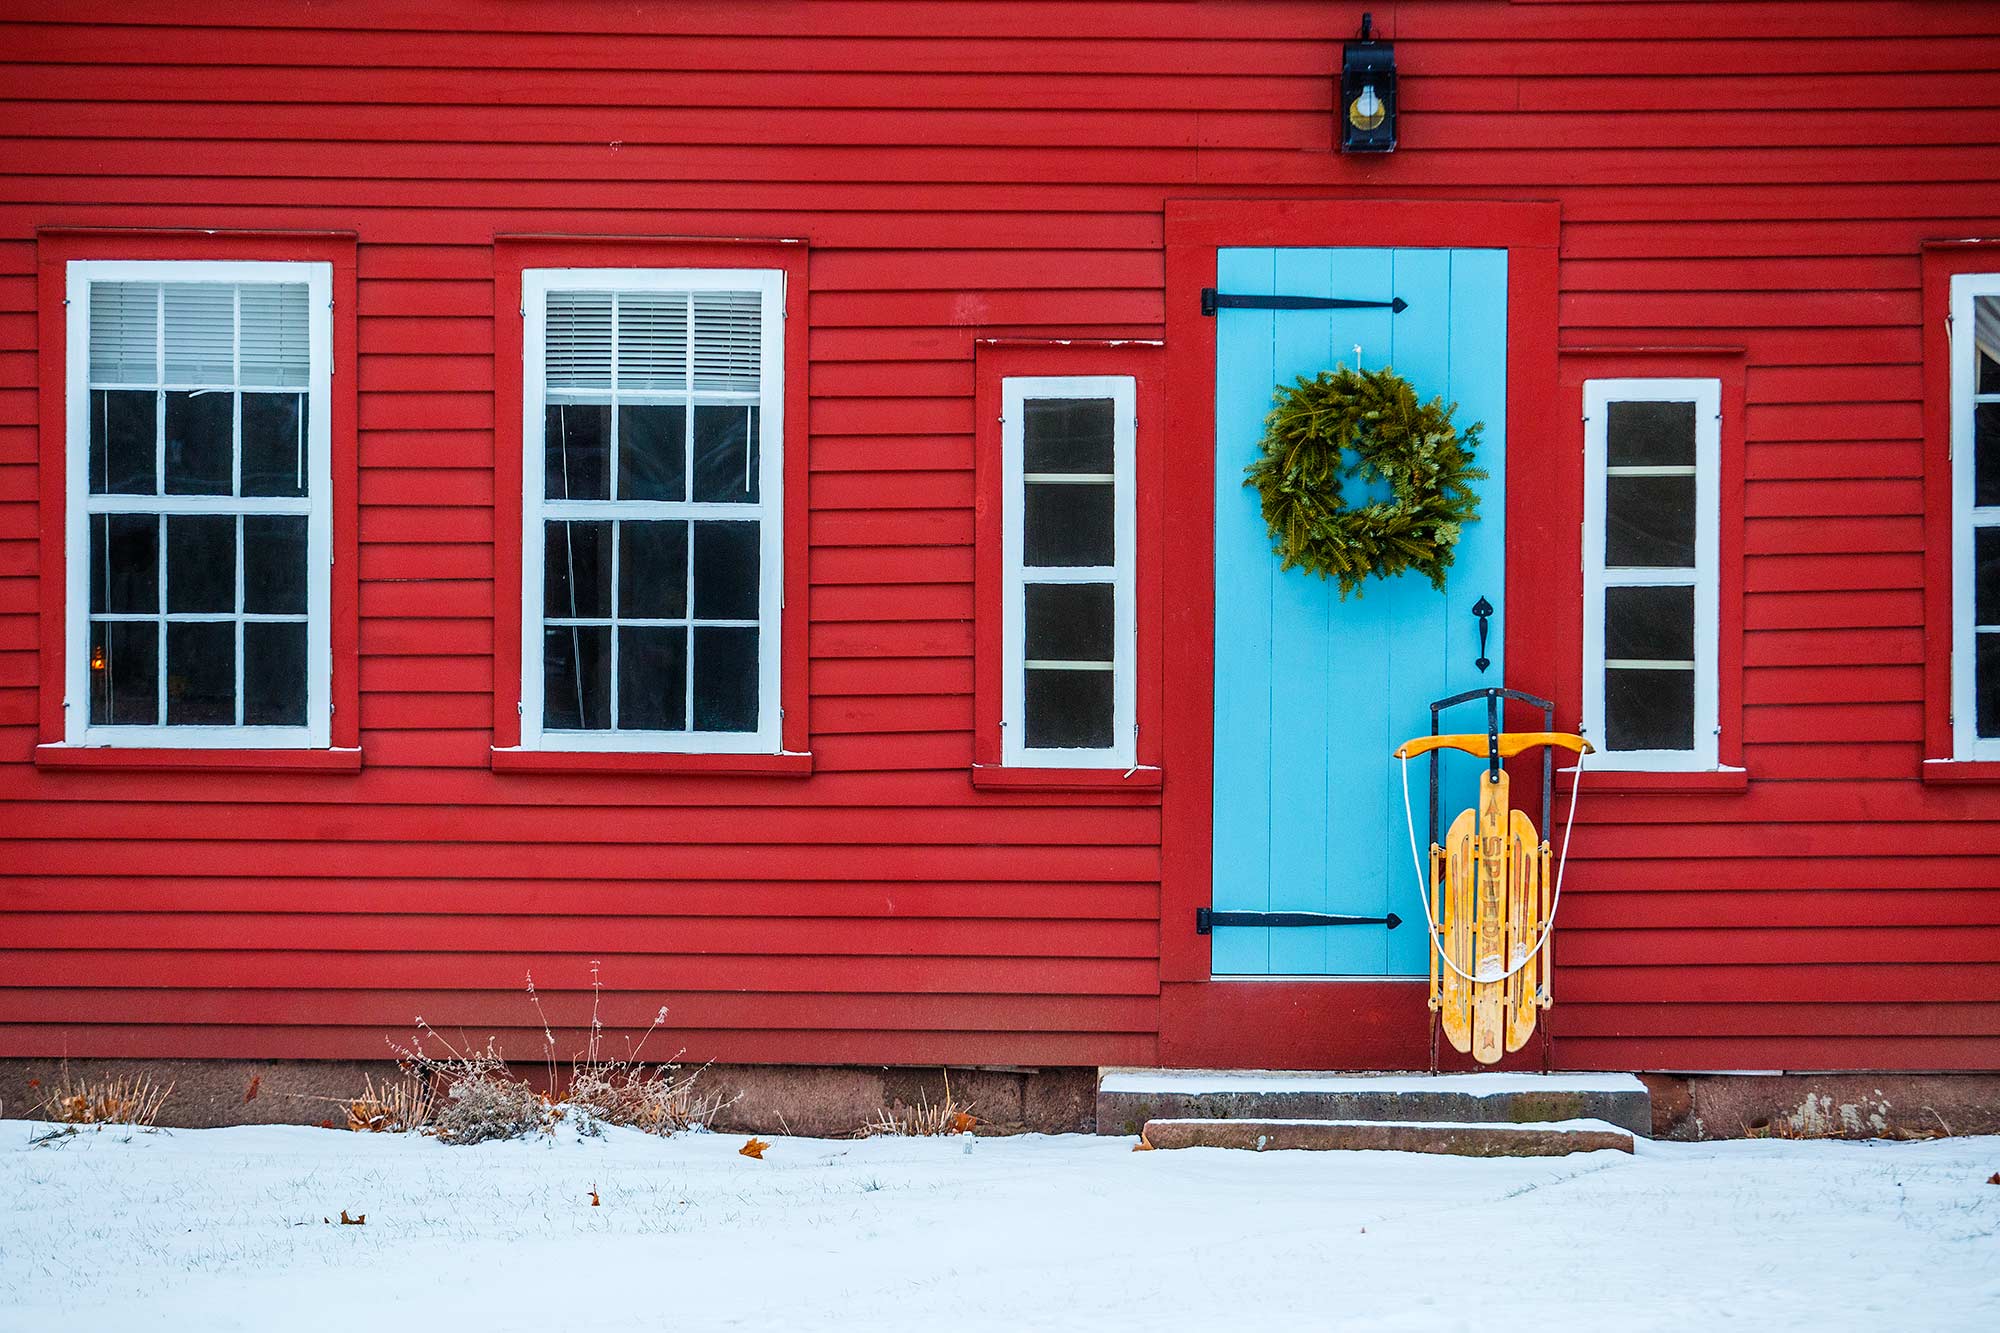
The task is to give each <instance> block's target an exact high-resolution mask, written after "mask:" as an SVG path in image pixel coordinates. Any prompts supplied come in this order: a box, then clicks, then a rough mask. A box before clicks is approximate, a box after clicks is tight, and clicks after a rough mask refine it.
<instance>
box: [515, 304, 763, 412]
mask: <svg viewBox="0 0 2000 1333" xmlns="http://www.w3.org/2000/svg"><path fill="white" fill-rule="evenodd" d="M556 295H559V293H551V295H550V301H551V303H553V301H554V299H555V296H556ZM551 313H553V309H552V310H551ZM687 335H688V298H687V296H686V294H685V293H682V292H621V293H619V296H618V387H619V388H621V389H684V388H686V387H687ZM752 366H753V367H754V366H755V362H754V360H753V361H752ZM753 374H754V369H753ZM752 387H753V388H754V387H755V386H754V385H752Z"/></svg>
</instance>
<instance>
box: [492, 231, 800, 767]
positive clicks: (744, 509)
mask: <svg viewBox="0 0 2000 1333" xmlns="http://www.w3.org/2000/svg"><path fill="white" fill-rule="evenodd" d="M783 278H784V275H783V274H782V272H780V271H778V270H767V269H529V270H526V271H525V272H524V273H523V274H522V294H523V304H524V307H525V308H524V311H523V314H524V316H525V319H526V336H525V339H524V351H525V359H526V364H525V366H524V369H523V394H522V403H523V412H524V417H523V423H522V438H523V441H524V443H525V460H524V470H523V473H522V476H523V488H522V489H523V496H522V506H521V511H522V521H523V530H522V543H521V550H522V584H521V586H522V601H523V608H522V612H523V613H522V617H521V623H522V645H521V647H522V652H521V662H522V681H521V700H522V708H521V713H522V716H521V743H522V745H523V746H524V747H526V748H542V749H570V750H653V751H678V752H690V753H704V752H705V753H734V754H749V753H775V752H777V750H778V749H779V746H780V739H779V734H780V733H779V722H780V710H779V696H778V684H779V681H778V669H779V637H778V635H779V616H780V612H781V597H782V590H783V582H782V577H781V576H782V572H783V571H782V564H783V522H782V515H783V512H784V507H783V497H782V495H781V489H782V484H783V472H782V467H781V461H782V455H783V444H782V430H783V422H784V402H783V396H784V364H783V350H784V338H783V324H784V286H783Z"/></svg>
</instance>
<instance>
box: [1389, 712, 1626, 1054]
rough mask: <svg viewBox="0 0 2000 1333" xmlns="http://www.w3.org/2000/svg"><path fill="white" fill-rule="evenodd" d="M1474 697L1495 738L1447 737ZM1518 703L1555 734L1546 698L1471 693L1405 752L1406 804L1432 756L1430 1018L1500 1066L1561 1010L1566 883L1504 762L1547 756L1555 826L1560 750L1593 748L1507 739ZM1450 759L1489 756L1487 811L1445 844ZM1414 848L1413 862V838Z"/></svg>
mask: <svg viewBox="0 0 2000 1333" xmlns="http://www.w3.org/2000/svg"><path fill="white" fill-rule="evenodd" d="M1475 699H1476V700H1482V701H1484V702H1485V704H1486V717H1487V725H1486V730H1485V732H1483V733H1480V732H1468V733H1460V734H1452V735H1439V734H1437V733H1436V727H1437V718H1438V714H1439V713H1440V712H1442V711H1443V710H1444V709H1446V708H1450V707H1452V706H1454V705H1456V704H1462V703H1469V702H1471V701H1473V700H1475ZM1508 699H1515V700H1519V701H1520V702H1522V703H1526V704H1529V705H1531V706H1533V707H1537V708H1540V709H1541V710H1542V713H1543V717H1544V719H1545V726H1547V725H1549V724H1553V722H1554V720H1555V705H1554V704H1552V703H1551V702H1549V701H1548V700H1546V699H1539V698H1536V697H1535V696H1534V695H1531V694H1523V693H1521V692H1520V691H1518V690H1506V689H1497V688H1496V689H1486V690H1472V691H1468V692H1467V693H1465V694H1459V695H1454V696H1452V697H1451V698H1448V699H1441V700H1439V701H1438V702H1436V703H1434V704H1432V705H1431V727H1432V734H1431V735H1429V736H1420V737H1417V738H1416V739H1414V740H1411V741H1406V742H1405V743H1404V744H1403V745H1401V746H1399V747H1398V748H1397V750H1396V752H1395V757H1396V758H1397V759H1400V760H1403V761H1404V764H1405V774H1406V776H1405V779H1404V798H1405V801H1406V802H1407V800H1408V796H1409V786H1408V777H1407V771H1408V770H1407V765H1408V762H1409V761H1410V760H1411V759H1415V758H1417V757H1419V756H1422V755H1429V756H1430V760H1431V764H1430V768H1431V783H1430V792H1431V797H1430V833H1431V838H1430V873H1429V876H1428V880H1429V887H1428V897H1427V899H1426V907H1427V915H1428V918H1429V926H1430V938H1431V951H1430V953H1431V957H1430V980H1431V997H1430V1007H1431V1011H1432V1012H1433V1013H1435V1014H1436V1015H1437V1016H1438V1024H1439V1026H1440V1027H1441V1028H1442V1029H1443V1030H1444V1034H1445V1037H1446V1039H1447V1040H1449V1041H1450V1042H1451V1044H1452V1048H1453V1049H1454V1050H1458V1051H1461V1052H1465V1053H1468V1054H1470V1055H1471V1056H1472V1058H1473V1059H1475V1060H1477V1061H1479V1062H1480V1063H1481V1064H1489V1065H1490V1064H1494V1063H1496V1062H1498V1061H1499V1059H1500V1057H1501V1056H1502V1055H1505V1054H1508V1053H1510V1052H1513V1051H1518V1050H1520V1049H1521V1048H1522V1047H1523V1046H1525V1045H1527V1043H1528V1039H1529V1038H1530V1037H1531V1036H1533V1035H1534V1032H1535V1019H1536V1015H1537V1013H1538V1011H1539V1010H1542V1009H1546V1008H1548V1007H1549V1006H1550V1005H1551V1004H1552V1003H1554V1000H1553V998H1552V997H1551V995H1550V990H1549V953H1548V937H1549V932H1550V929H1551V927H1552V926H1553V925H1554V921H1555V903H1556V885H1555V883H1554V882H1553V881H1552V879H1551V876H1550V864H1549V843H1548V839H1547V838H1545V837H1543V836H1542V835H1541V833H1540V832H1538V831H1537V829H1536V826H1535V823H1534V821H1533V820H1531V819H1529V818H1528V815H1527V813H1526V812H1525V811H1522V810H1517V809H1515V808H1514V806H1513V799H1512V782H1511V779H1510V778H1509V776H1508V773H1507V771H1506V770H1505V769H1504V768H1502V767H1501V766H1500V765H1501V761H1503V760H1506V759H1512V758H1514V757H1515V756H1517V755H1520V754H1522V753H1524V752H1526V751H1528V750H1531V749H1537V748H1540V749H1542V750H1543V754H1542V826H1543V827H1544V828H1546V827H1547V825H1548V821H1549V809H1550V805H1551V800H1552V796H1553V788H1554V778H1555V764H1554V753H1553V751H1554V750H1555V749H1558V748H1560V749H1565V750H1570V751H1573V752H1575V753H1577V754H1578V755H1583V754H1586V753H1589V752H1590V750H1591V744H1590V742H1589V741H1587V740H1585V739H1584V738H1583V737H1581V736H1576V735H1572V734H1570V733H1568V732H1559V731H1551V730H1546V729H1545V730H1542V731H1525V732H1519V731H1517V732H1508V731H1502V730H1501V729H1500V728H1501V711H1502V709H1503V708H1504V706H1505V703H1506V701H1507V700H1508ZM1444 750H1462V751H1464V752H1465V753H1466V754H1470V755H1474V756H1477V757H1480V758H1483V759H1485V760H1486V764H1487V769H1486V772H1485V773H1483V774H1481V776H1480V782H1479V800H1478V802H1477V804H1476V805H1475V806H1474V807H1473V808H1471V809H1468V810H1462V811H1460V812H1459V814H1458V816H1457V817H1456V818H1455V819H1453V820H1452V821H1451V827H1450V829H1449V830H1448V831H1446V832H1445V834H1444V836H1443V837H1442V838H1440V837H1439V835H1438V783H1439V769H1438V759H1439V754H1440V752H1441V751H1444ZM1572 799H1573V798H1572ZM1411 843H1412V845H1411V851H1412V853H1414V852H1415V850H1416V848H1415V837H1414V831H1413V833H1412V838H1411Z"/></svg>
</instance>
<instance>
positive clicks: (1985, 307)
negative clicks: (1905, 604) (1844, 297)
mask: <svg viewBox="0 0 2000 1333" xmlns="http://www.w3.org/2000/svg"><path fill="white" fill-rule="evenodd" d="M1951 471H1952V654H1951V660H1952V709H1951V713H1952V732H1953V737H1954V742H1955V743H1954V751H1955V753H1956V754H1957V757H1958V758H1960V759H2000V273H1960V274H1957V275H1955V276H1954V277H1953V278H1952V280H1951Z"/></svg>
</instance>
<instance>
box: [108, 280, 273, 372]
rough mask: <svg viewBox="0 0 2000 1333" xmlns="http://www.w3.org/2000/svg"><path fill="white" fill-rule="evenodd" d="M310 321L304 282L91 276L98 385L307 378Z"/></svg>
mask: <svg viewBox="0 0 2000 1333" xmlns="http://www.w3.org/2000/svg"><path fill="white" fill-rule="evenodd" d="M239 300H240V302H241V316H240V318H241V344H242V345H241V356H242V377H241V379H240V380H239V378H238V376H237V356H238V345H237V344H238V319H239V315H238V302H239ZM162 321H164V327H163V323H162ZM309 327H310V320H309V318H308V301H307V296H306V285H305V284H304V283H290V282H287V283H277V282H254V283H240V284H239V283H228V282H169V283H158V282H97V283H92V284H91V288H90V378H91V381H92V382H93V383H96V384H159V383H162V382H164V383H167V384H188V385H225V384H238V383H241V384H251V385H273V386H275V385H303V384H306V383H307V382H308V381H309V379H310V377H311V370H312V364H311V363H312V355H311V347H310V345H309V344H310V339H309ZM163 332H164V335H165V337H164V343H165V352H166V365H165V374H164V376H162V373H161V369H162V368H161V365H160V352H161V350H162V349H161V343H162V336H161V335H162V333H163Z"/></svg>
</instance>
